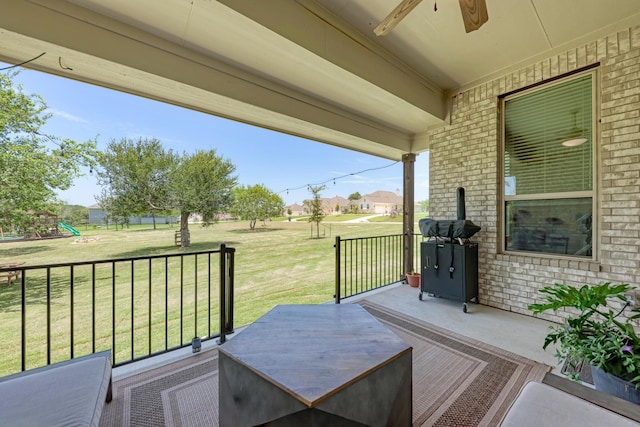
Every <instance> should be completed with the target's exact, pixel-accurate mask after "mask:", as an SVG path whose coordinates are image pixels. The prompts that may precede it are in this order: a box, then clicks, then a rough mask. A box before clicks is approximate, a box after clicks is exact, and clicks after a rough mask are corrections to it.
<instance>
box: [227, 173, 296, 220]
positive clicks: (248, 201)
mask: <svg viewBox="0 0 640 427" xmlns="http://www.w3.org/2000/svg"><path fill="white" fill-rule="evenodd" d="M233 196H234V197H233V199H234V202H233V207H232V209H231V214H232V215H236V216H239V217H241V218H242V219H248V220H249V228H251V229H252V230H253V229H255V228H256V222H257V221H258V220H260V219H263V220H264V219H267V218H271V217H273V216H280V215H282V211H283V210H284V201H283V200H282V197H280V196H278V195H277V194H276V193H273V192H271V191H269V189H267V187H265V186H264V185H261V184H256V185H251V186H248V187H245V186H241V187H238V188H235V189H234V190H233Z"/></svg>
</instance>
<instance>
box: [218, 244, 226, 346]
mask: <svg viewBox="0 0 640 427" xmlns="http://www.w3.org/2000/svg"><path fill="white" fill-rule="evenodd" d="M226 248H227V247H226V245H225V244H224V243H222V244H220V302H219V304H220V338H219V339H218V344H224V343H225V342H226V341H227V336H226V327H225V326H226V325H225V323H226V318H227V304H226V301H227V283H226V282H227V267H226V264H227V254H226Z"/></svg>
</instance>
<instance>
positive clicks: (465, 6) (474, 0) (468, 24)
mask: <svg viewBox="0 0 640 427" xmlns="http://www.w3.org/2000/svg"><path fill="white" fill-rule="evenodd" d="M459 1H460V11H461V12H462V20H463V21H464V29H465V31H466V32H467V33H470V32H471V31H475V30H477V29H478V28H480V27H482V24H484V23H485V22H487V21H488V20H489V13H488V12H487V3H486V0H459Z"/></svg>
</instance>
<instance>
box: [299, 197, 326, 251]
mask: <svg viewBox="0 0 640 427" xmlns="http://www.w3.org/2000/svg"><path fill="white" fill-rule="evenodd" d="M325 188H326V187H325V186H324V185H319V186H316V187H314V186H309V192H310V193H311V195H312V196H313V198H312V199H311V200H305V201H304V205H305V206H307V208H308V209H309V212H310V213H311V215H310V216H309V222H315V223H316V236H317V238H318V239H319V238H320V223H321V222H322V220H323V219H324V217H325V213H324V210H323V209H322V199H321V198H320V192H321V191H323V190H324V189H325Z"/></svg>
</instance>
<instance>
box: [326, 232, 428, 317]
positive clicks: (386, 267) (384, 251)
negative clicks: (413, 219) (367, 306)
mask: <svg viewBox="0 0 640 427" xmlns="http://www.w3.org/2000/svg"><path fill="white" fill-rule="evenodd" d="M412 237H413V239H412V242H413V258H414V259H413V265H414V270H415V271H419V270H420V242H421V241H422V235H421V234H413V236H412ZM403 246H404V235H402V234H394V235H389V236H376V237H358V238H353V239H341V238H340V236H337V237H336V241H335V245H334V247H335V258H336V263H335V264H336V269H335V285H336V288H335V295H334V298H335V301H336V304H339V303H340V300H341V299H342V298H347V297H350V296H354V295H358V294H361V293H363V292H368V291H371V290H374V289H378V288H382V287H384V286H387V285H390V284H392V283H396V282H398V281H400V280H402V279H403V278H404V276H405V273H407V272H405V271H404V265H405V262H404V250H403Z"/></svg>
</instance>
